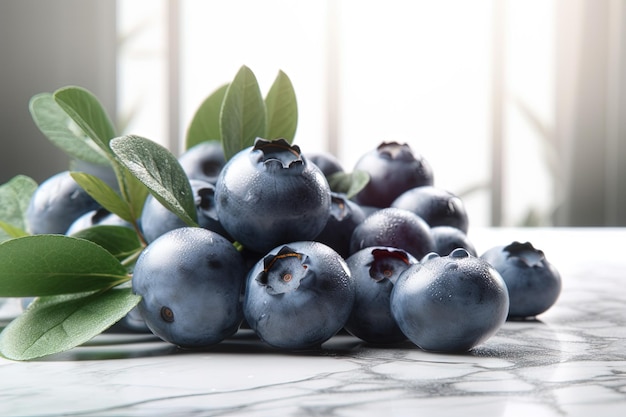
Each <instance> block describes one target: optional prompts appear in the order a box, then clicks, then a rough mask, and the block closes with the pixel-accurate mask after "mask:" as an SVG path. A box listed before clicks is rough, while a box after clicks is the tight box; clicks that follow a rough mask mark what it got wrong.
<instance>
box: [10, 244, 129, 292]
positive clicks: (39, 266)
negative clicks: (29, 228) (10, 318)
mask: <svg viewBox="0 0 626 417" xmlns="http://www.w3.org/2000/svg"><path fill="white" fill-rule="evenodd" d="M128 280H129V277H128V274H127V271H126V268H125V267H124V266H123V265H122V264H121V263H120V262H119V261H118V260H117V259H116V258H115V257H114V256H113V255H111V254H110V253H109V252H108V251H107V250H106V249H104V248H102V247H101V246H98V245H96V244H95V243H93V242H90V241H88V240H83V239H77V238H74V237H69V236H63V235H35V236H25V237H20V238H16V239H11V240H7V241H5V242H3V243H2V244H0V297H36V296H42V295H58V294H70V293H78V292H86V291H94V290H99V289H102V288H108V287H111V286H114V285H117V284H119V283H121V282H125V281H128Z"/></svg>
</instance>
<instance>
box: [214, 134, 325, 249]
mask: <svg viewBox="0 0 626 417" xmlns="http://www.w3.org/2000/svg"><path fill="white" fill-rule="evenodd" d="M215 205H216V209H217V215H218V218H219V219H220V222H221V223H222V225H223V226H224V229H226V231H227V232H228V233H229V234H230V235H231V236H232V237H233V239H234V240H236V241H237V242H239V243H241V244H242V245H243V246H244V247H246V248H248V249H250V250H252V251H255V252H258V253H261V254H264V253H267V252H268V251H270V250H271V249H272V248H274V247H276V246H278V245H280V244H283V243H286V242H295V241H302V240H313V239H315V237H316V236H317V235H318V234H319V233H320V232H321V231H322V229H323V228H324V226H325V225H326V222H327V220H328V216H329V213H330V207H331V197H330V187H329V186H328V182H327V181H326V178H325V177H324V174H322V172H321V171H320V169H319V168H318V167H317V166H316V165H315V164H312V163H309V162H308V161H307V159H306V158H305V157H304V156H303V155H302V154H301V153H300V149H299V148H298V147H297V146H290V145H289V144H288V143H287V142H286V141H284V140H283V139H279V140H274V141H266V140H263V139H257V140H256V142H255V145H254V146H253V147H249V148H246V149H244V150H242V151H240V152H239V153H237V154H235V155H234V156H233V157H232V158H231V159H230V160H229V161H228V163H227V164H226V166H224V168H223V169H222V172H221V174H220V176H219V178H218V180H217V183H216V185H215Z"/></svg>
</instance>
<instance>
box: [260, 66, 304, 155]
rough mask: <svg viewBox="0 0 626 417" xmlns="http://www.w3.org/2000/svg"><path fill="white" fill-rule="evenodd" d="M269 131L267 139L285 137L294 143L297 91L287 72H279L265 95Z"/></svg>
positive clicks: (296, 124)
mask: <svg viewBox="0 0 626 417" xmlns="http://www.w3.org/2000/svg"><path fill="white" fill-rule="evenodd" d="M265 107H266V109H267V133H266V134H265V139H279V138H283V139H285V140H287V142H289V143H292V142H293V139H294V137H295V135H296V128H297V126H298V104H297V102H296V92H295V91H294V89H293V84H292V83H291V80H290V79H289V77H287V74H285V73H284V72H282V71H279V72H278V75H277V76H276V79H275V80H274V83H273V84H272V87H271V88H270V91H269V92H268V93H267V97H265Z"/></svg>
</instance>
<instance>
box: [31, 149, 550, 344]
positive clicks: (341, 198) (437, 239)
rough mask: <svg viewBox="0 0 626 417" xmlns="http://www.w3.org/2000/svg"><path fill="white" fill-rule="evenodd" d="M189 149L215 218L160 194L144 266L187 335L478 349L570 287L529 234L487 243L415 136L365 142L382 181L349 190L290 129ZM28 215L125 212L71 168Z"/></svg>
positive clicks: (136, 278)
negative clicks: (245, 330)
mask: <svg viewBox="0 0 626 417" xmlns="http://www.w3.org/2000/svg"><path fill="white" fill-rule="evenodd" d="M179 162H180V164H181V166H182V168H183V169H184V171H185V173H186V174H187V176H188V177H189V180H190V184H191V186H192V189H193V192H194V197H195V203H196V209H197V214H198V223H199V225H200V226H201V227H188V226H186V225H185V223H184V222H183V221H182V220H180V219H179V218H178V217H177V216H176V215H175V214H173V213H172V212H170V211H169V210H167V209H166V208H165V207H164V206H162V205H161V203H159V201H157V200H156V199H154V198H152V197H148V199H147V200H146V203H145V206H144V209H143V212H142V216H141V219H140V227H141V231H142V234H143V236H144V237H145V239H146V241H147V242H148V246H147V247H146V249H145V250H144V251H143V252H142V253H141V255H140V257H139V259H138V260H137V263H136V265H135V267H134V271H133V277H132V288H133V291H134V292H135V293H136V294H138V295H140V296H141V297H142V301H141V302H140V303H139V305H138V313H139V314H140V317H141V319H142V320H143V322H145V325H146V326H147V327H148V329H149V330H150V331H152V332H153V333H154V334H155V335H157V336H158V337H160V338H161V339H163V340H165V341H168V342H171V343H173V344H176V345H178V346H181V347H203V346H210V345H214V344H216V343H219V342H220V341H222V340H224V339H225V338H227V337H229V336H231V335H233V334H234V333H236V332H237V331H238V329H240V327H241V326H242V324H245V325H246V326H249V328H251V329H252V330H253V331H254V332H255V333H256V334H257V335H258V336H259V338H260V339H262V340H263V341H264V342H266V343H267V344H269V345H270V346H273V347H275V348H279V349H309V348H316V347H319V346H320V345H321V344H322V343H324V342H326V341H327V340H329V339H330V338H331V337H332V336H334V335H335V334H337V333H338V332H339V331H341V330H342V329H345V331H347V332H349V333H350V334H352V335H354V336H356V337H358V338H360V339H362V340H363V341H365V342H367V343H372V344H378V345H385V344H387V345H389V344H394V343H400V342H404V341H406V340H407V339H408V340H410V341H411V342H413V343H414V344H415V345H417V346H419V347H420V348H422V349H424V350H428V351H441V352H456V351H467V350H469V349H471V348H473V347H474V346H476V345H478V344H480V343H482V342H484V341H485V340H486V339H487V338H489V337H490V336H492V335H493V334H494V333H495V332H496V331H497V330H498V329H499V328H500V326H501V325H502V324H503V323H504V322H505V321H506V320H507V318H510V319H514V318H527V317H534V316H536V315H538V314H541V313H542V312H544V311H546V310H547V309H548V308H550V307H551V306H552V305H553V304H554V302H555V301H556V299H557V297H558V296H559V293H560V289H561V280H560V276H559V273H558V272H557V271H556V269H555V268H554V267H553V266H552V265H551V264H550V263H549V262H548V261H547V260H546V258H545V256H544V254H543V253H542V252H541V251H540V250H537V249H535V248H534V247H533V246H532V245H531V244H530V243H519V242H513V243H511V244H509V245H506V246H501V247H494V248H492V249H490V250H488V251H487V252H486V253H484V254H483V255H482V256H478V255H477V253H476V249H475V248H474V246H473V245H472V243H471V242H470V241H469V239H468V238H467V232H468V216H467V212H466V210H465V208H464V205H463V201H462V200H461V198H459V197H458V196H456V195H454V194H452V193H450V192H448V191H446V190H443V189H440V188H438V187H435V186H434V185H433V184H434V181H433V170H432V169H431V167H430V165H429V164H428V162H427V161H426V160H425V159H424V158H423V157H421V156H420V155H418V154H416V153H414V152H413V151H412V150H411V149H410V147H409V146H408V145H406V144H400V143H395V142H389V143H386V142H384V143H381V144H380V145H379V146H378V147H377V148H376V149H373V150H371V151H370V152H367V153H365V154H364V155H363V156H362V157H361V159H360V160H359V161H358V163H357V164H356V166H355V167H354V170H355V171H362V172H366V173H367V174H368V176H369V181H368V182H367V185H366V186H365V187H364V188H362V189H361V190H360V191H359V192H358V193H356V194H355V195H354V196H352V197H351V198H348V196H347V195H346V194H345V193H341V192H337V191H332V190H331V188H330V186H329V178H330V177H331V176H332V175H335V174H336V173H338V172H343V168H342V167H341V165H340V164H339V163H338V162H337V160H336V159H335V158H334V157H332V156H331V155H327V154H311V155H307V154H306V153H304V152H302V151H301V150H300V148H299V147H298V146H296V145H292V144H290V143H288V142H287V141H285V140H282V139H277V140H265V139H261V138H258V139H257V140H256V141H255V143H254V146H251V147H249V148H246V149H243V150H241V151H240V152H239V153H237V154H236V155H234V156H233V157H232V158H230V159H229V160H228V161H227V160H226V159H225V157H224V153H223V151H222V148H221V144H220V143H219V142H205V143H201V144H199V145H196V146H194V147H192V148H190V149H189V150H187V151H186V152H185V153H184V154H183V155H181V156H180V158H179ZM27 218H28V223H29V227H30V232H31V233H33V234H37V233H74V232H75V231H77V230H80V229H83V228H86V227H90V226H93V225H96V224H115V225H124V224H125V222H124V221H123V220H121V219H120V218H118V217H117V216H115V215H113V214H110V213H108V212H106V211H104V210H102V209H101V208H99V207H98V205H97V204H96V203H95V202H94V201H93V200H91V198H90V197H89V196H88V195H87V194H86V193H85V192H84V191H83V190H82V189H81V188H80V187H78V186H77V184H76V183H75V182H73V180H72V178H71V177H70V176H69V175H68V173H62V174H59V175H57V176H55V177H52V178H51V179H49V180H48V181H46V182H44V183H42V184H41V185H40V186H39V188H38V190H37V191H36V192H35V194H34V196H33V198H32V200H31V205H30V207H29V209H28V211H27Z"/></svg>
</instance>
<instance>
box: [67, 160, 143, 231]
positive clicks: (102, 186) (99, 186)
mask: <svg viewBox="0 0 626 417" xmlns="http://www.w3.org/2000/svg"><path fill="white" fill-rule="evenodd" d="M70 175H71V176H72V178H74V181H76V183H77V184H78V185H80V186H81V188H82V189H84V190H85V191H86V192H87V194H89V195H90V196H91V197H93V199H94V200H96V201H97V202H98V204H100V205H101V206H102V207H104V208H105V209H107V210H108V211H110V212H111V213H115V214H117V215H118V216H120V217H121V218H122V219H124V220H126V221H127V222H131V223H132V222H134V221H135V219H134V218H133V215H132V213H131V212H130V208H129V206H128V204H127V203H126V202H125V201H124V200H123V199H122V197H120V195H119V194H118V193H117V192H115V190H114V189H112V188H111V187H110V186H109V185H108V184H107V183H106V182H104V181H103V180H101V179H100V178H98V177H96V176H95V175H91V174H86V173H84V172H71V173H70Z"/></svg>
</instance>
